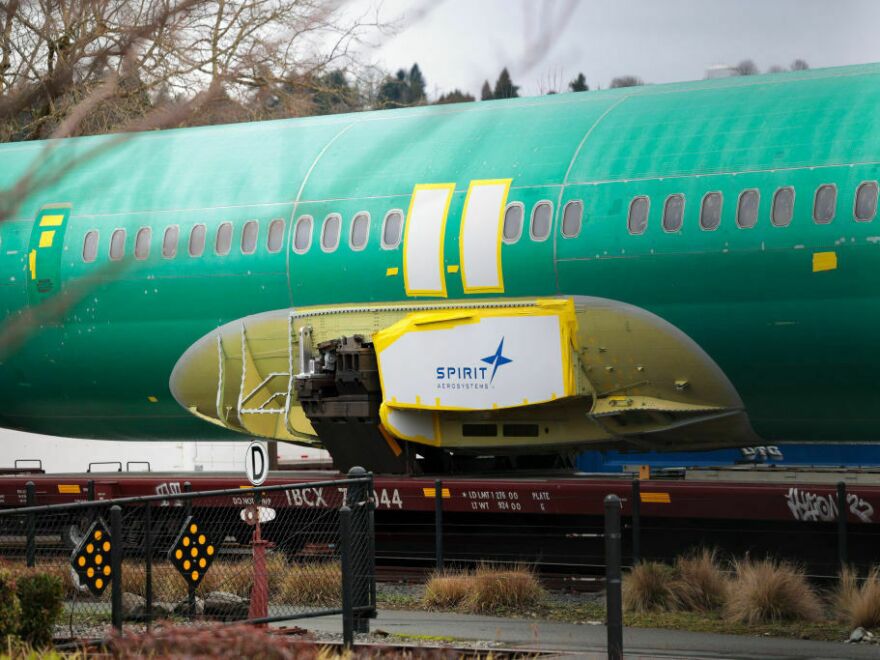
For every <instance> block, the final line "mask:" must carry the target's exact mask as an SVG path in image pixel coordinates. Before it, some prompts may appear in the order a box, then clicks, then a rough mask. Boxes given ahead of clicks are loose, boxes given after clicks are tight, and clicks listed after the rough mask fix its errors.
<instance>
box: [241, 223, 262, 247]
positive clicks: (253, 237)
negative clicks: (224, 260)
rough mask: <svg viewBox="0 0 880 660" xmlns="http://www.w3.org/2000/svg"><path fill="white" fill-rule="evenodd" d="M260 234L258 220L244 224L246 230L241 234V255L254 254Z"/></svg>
mask: <svg viewBox="0 0 880 660" xmlns="http://www.w3.org/2000/svg"><path fill="white" fill-rule="evenodd" d="M259 233H260V226H259V225H258V224H257V221H256V220H248V221H247V222H246V223H244V229H243V230H242V232H241V253H242V254H253V253H254V251H256V249H257V235H258V234H259Z"/></svg>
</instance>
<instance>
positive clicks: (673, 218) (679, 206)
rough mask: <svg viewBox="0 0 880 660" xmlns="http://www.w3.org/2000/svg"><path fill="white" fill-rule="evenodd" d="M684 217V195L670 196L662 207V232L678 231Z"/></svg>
mask: <svg viewBox="0 0 880 660" xmlns="http://www.w3.org/2000/svg"><path fill="white" fill-rule="evenodd" d="M683 217H684V195H680V194H676V195H670V196H669V197H667V198H666V203H665V204H664V205H663V230H664V231H678V230H679V229H681V221H682V218H683Z"/></svg>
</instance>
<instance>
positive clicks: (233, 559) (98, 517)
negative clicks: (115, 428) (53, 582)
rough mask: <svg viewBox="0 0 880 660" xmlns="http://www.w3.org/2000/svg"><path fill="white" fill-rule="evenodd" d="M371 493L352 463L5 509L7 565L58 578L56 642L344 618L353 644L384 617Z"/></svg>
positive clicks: (368, 478)
mask: <svg viewBox="0 0 880 660" xmlns="http://www.w3.org/2000/svg"><path fill="white" fill-rule="evenodd" d="M184 490H185V491H186V490H187V487H186V486H185V488H184ZM31 491H33V489H32V488H31ZM372 494H373V479H372V475H369V474H367V473H365V472H364V471H363V470H361V469H360V468H354V469H353V470H352V471H351V472H350V473H349V475H348V478H346V479H337V480H331V481H319V482H311V483H298V484H288V485H280V486H279V485H273V486H263V487H254V488H240V489H227V490H216V491H202V492H182V493H179V494H175V495H173V496H148V497H138V498H125V499H116V500H105V501H95V502H77V503H72V504H60V505H46V506H29V507H26V508H23V509H12V510H4V511H0V558H2V560H3V561H2V567H3V568H5V569H6V570H9V571H11V572H12V573H13V575H15V574H16V573H21V572H23V571H26V570H30V567H34V568H36V569H37V570H39V571H42V572H46V573H50V574H52V575H56V576H57V577H58V578H60V580H61V581H62V584H63V585H64V599H65V606H64V609H63V614H62V618H61V620H59V621H57V622H56V631H55V635H56V637H57V638H77V639H83V638H86V639H95V638H103V637H105V636H106V635H107V634H108V632H109V630H110V628H111V627H117V628H122V627H123V626H124V627H126V628H132V627H135V628H136V627H141V628H145V627H148V626H150V624H151V623H152V622H154V621H157V620H173V621H176V622H178V623H183V622H196V621H222V622H229V621H239V622H240V621H247V622H252V623H271V622H280V621H287V620H296V619H303V618H308V617H315V616H326V615H330V614H340V615H342V616H343V622H344V626H343V627H344V630H345V632H346V635H347V637H348V638H349V639H350V638H351V635H352V633H353V631H359V632H360V631H368V630H369V618H371V617H373V616H375V608H376V588H375V541H374V503H373V496H372ZM34 500H35V498H34V495H33V492H30V493H29V496H28V502H29V504H33V503H34Z"/></svg>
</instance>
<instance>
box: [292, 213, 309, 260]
mask: <svg viewBox="0 0 880 660" xmlns="http://www.w3.org/2000/svg"><path fill="white" fill-rule="evenodd" d="M311 244H312V216H310V215H301V216H299V217H298V218H297V219H296V227H295V228H294V230H293V250H294V252H296V253H298V254H305V253H306V252H308V251H309V246H310V245H311Z"/></svg>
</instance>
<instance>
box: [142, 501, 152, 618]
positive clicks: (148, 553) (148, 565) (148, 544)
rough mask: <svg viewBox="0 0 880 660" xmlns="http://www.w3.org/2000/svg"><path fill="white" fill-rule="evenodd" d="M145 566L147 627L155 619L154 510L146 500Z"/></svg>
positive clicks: (145, 613)
mask: <svg viewBox="0 0 880 660" xmlns="http://www.w3.org/2000/svg"><path fill="white" fill-rule="evenodd" d="M144 568H145V569H146V585H145V587H146V588H145V593H144V599H145V600H146V601H147V602H146V604H145V611H144V615H145V618H146V620H147V628H149V627H150V624H151V623H152V621H153V512H152V507H151V506H150V503H149V502H144Z"/></svg>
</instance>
